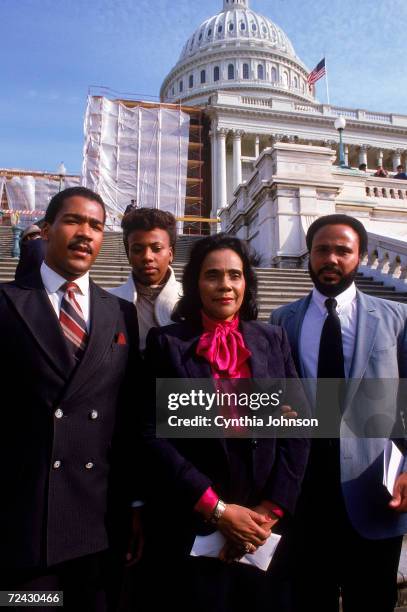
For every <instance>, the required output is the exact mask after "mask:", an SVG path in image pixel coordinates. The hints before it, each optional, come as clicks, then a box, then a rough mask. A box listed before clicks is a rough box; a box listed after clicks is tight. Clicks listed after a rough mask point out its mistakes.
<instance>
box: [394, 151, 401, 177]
mask: <svg viewBox="0 0 407 612" xmlns="http://www.w3.org/2000/svg"><path fill="white" fill-rule="evenodd" d="M400 164H401V151H400V149H396V150H395V151H394V153H393V170H394V172H395V171H396V170H397V166H399V165H400Z"/></svg>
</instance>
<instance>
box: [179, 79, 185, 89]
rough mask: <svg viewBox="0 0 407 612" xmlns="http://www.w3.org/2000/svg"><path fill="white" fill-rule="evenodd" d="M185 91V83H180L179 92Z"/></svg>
mask: <svg viewBox="0 0 407 612" xmlns="http://www.w3.org/2000/svg"><path fill="white" fill-rule="evenodd" d="M183 89H184V83H183V82H182V81H180V82H179V90H180V91H182V90H183Z"/></svg>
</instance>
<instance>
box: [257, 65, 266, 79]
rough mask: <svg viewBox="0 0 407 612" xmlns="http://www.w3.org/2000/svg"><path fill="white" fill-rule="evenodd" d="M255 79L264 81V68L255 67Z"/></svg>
mask: <svg viewBox="0 0 407 612" xmlns="http://www.w3.org/2000/svg"><path fill="white" fill-rule="evenodd" d="M257 78H258V79H259V80H260V81H262V80H263V79H264V66H262V65H261V64H259V65H258V66H257Z"/></svg>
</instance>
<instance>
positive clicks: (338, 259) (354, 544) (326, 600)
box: [271, 214, 407, 612]
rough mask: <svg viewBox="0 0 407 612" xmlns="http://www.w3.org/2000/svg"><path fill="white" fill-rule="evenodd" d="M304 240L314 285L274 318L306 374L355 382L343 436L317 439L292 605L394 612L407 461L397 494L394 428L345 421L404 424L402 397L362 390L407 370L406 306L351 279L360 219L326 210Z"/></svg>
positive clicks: (328, 406)
mask: <svg viewBox="0 0 407 612" xmlns="http://www.w3.org/2000/svg"><path fill="white" fill-rule="evenodd" d="M306 241H307V247H308V250H309V253H310V259H309V272H310V275H311V278H312V280H313V282H314V285H315V287H314V289H313V290H312V292H311V293H310V294H309V295H308V296H307V297H305V298H303V299H301V300H298V301H297V302H294V303H293V304H288V305H287V306H283V307H282V308H279V309H277V310H276V311H275V312H274V313H273V314H272V316H271V322H272V323H275V324H279V325H282V326H283V327H284V328H285V330H286V332H287V334H288V337H289V340H290V343H291V348H292V352H293V356H294V359H295V361H296V365H297V368H298V372H299V373H300V375H301V376H302V377H303V378H309V379H311V378H313V379H316V378H317V377H318V378H322V377H324V376H325V377H329V378H330V377H332V378H334V377H335V378H339V377H345V378H347V379H353V380H351V381H350V383H351V384H350V385H348V389H347V391H346V393H345V395H344V400H343V402H342V404H341V408H342V418H341V424H340V434H339V439H319V440H316V439H315V440H313V442H312V450H311V455H310V461H309V465H308V468H307V474H306V477H305V480H304V485H303V492H302V496H301V499H300V501H299V504H298V511H297V515H296V519H295V526H294V536H293V542H292V544H291V554H292V560H293V564H294V567H293V573H292V575H293V597H294V609H295V610H296V611H297V610H301V611H302V610H306V609H311V610H313V611H314V612H317V611H321V612H322V611H324V612H337V611H338V609H339V595H341V596H342V604H343V609H344V611H345V612H356V611H359V610H369V612H371V611H373V610H375V611H377V612H387V611H389V612H390V611H391V610H393V608H394V605H395V603H396V597H397V582H396V580H397V567H398V562H399V557H400V549H401V541H402V534H404V533H406V532H407V514H405V512H406V511H407V473H405V471H404V469H405V468H404V465H403V467H402V469H401V473H400V475H399V476H398V478H397V479H396V482H395V486H394V490H393V497H392V496H391V495H390V494H389V493H388V492H387V490H386V488H385V487H384V485H383V453H384V449H385V447H386V444H387V445H388V438H389V437H390V436H391V431H392V429H391V427H390V428H388V429H389V431H388V433H386V434H385V436H386V437H383V438H379V437H375V438H367V437H361V436H360V437H358V436H357V435H355V434H354V431H352V430H351V429H349V427H348V423H349V422H350V421H352V419H353V423H355V422H356V419H355V418H354V417H356V418H357V420H358V421H360V420H362V421H363V419H365V424H368V420H369V419H368V417H373V418H374V417H377V416H382V415H383V413H385V417H386V418H387V419H388V422H389V423H395V422H400V419H399V416H400V415H399V414H397V410H398V408H397V399H394V397H389V394H387V395H386V396H384V397H382V398H379V397H372V398H370V400H366V396H365V395H363V393H364V392H365V391H366V386H367V384H372V383H373V381H370V383H366V381H365V382H364V383H363V384H362V380H364V379H376V380H377V379H398V378H399V377H400V378H403V377H406V376H407V336H406V330H407V326H406V321H407V306H405V305H403V304H399V303H397V302H391V301H388V300H382V299H379V298H374V297H370V296H367V295H365V294H363V293H361V292H360V291H358V290H357V289H356V287H355V284H354V277H355V275H356V273H357V270H358V266H359V263H360V258H361V257H362V256H363V255H364V254H365V252H366V248H367V233H366V230H365V229H364V227H363V225H362V224H361V223H360V222H359V221H358V220H357V219H354V218H352V217H349V216H347V215H337V214H335V215H328V216H325V217H320V218H318V219H317V220H316V221H315V222H314V223H313V224H312V225H311V226H310V227H309V229H308V232H307V237H306ZM332 362H333V363H334V370H333V372H334V374H329V372H332V369H331V370H329V364H330V363H332ZM335 368H336V369H335ZM341 370H342V374H335V372H338V371H339V372H341ZM373 384H374V385H375V387H374V388H375V389H376V390H379V391H378V392H379V393H380V389H382V390H383V389H385V388H386V385H385V383H384V382H383V384H382V385H381V384H380V382H379V383H378V382H375V383H373ZM393 386H394V387H395V386H396V385H393ZM362 397H363V398H364V401H362V399H361V398H362ZM395 397H396V394H395ZM314 400H315V397H314ZM375 402H376V404H375ZM316 404H317V402H315V401H314V408H315V410H316ZM372 405H373V406H377V408H376V411H377V413H376V414H374V411H375V408H373V412H372ZM321 408H322V410H332V402H331V401H330V402H329V403H327V402H324V403H323V405H322V406H321V405H320V403H319V404H318V410H319V411H321ZM320 414H321V413H320ZM365 431H366V430H365ZM375 435H376V434H375ZM380 435H384V434H380Z"/></svg>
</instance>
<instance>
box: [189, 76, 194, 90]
mask: <svg viewBox="0 0 407 612" xmlns="http://www.w3.org/2000/svg"><path fill="white" fill-rule="evenodd" d="M188 85H189V87H190V88H191V87H193V86H194V75H193V74H190V75H189V78H188Z"/></svg>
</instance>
